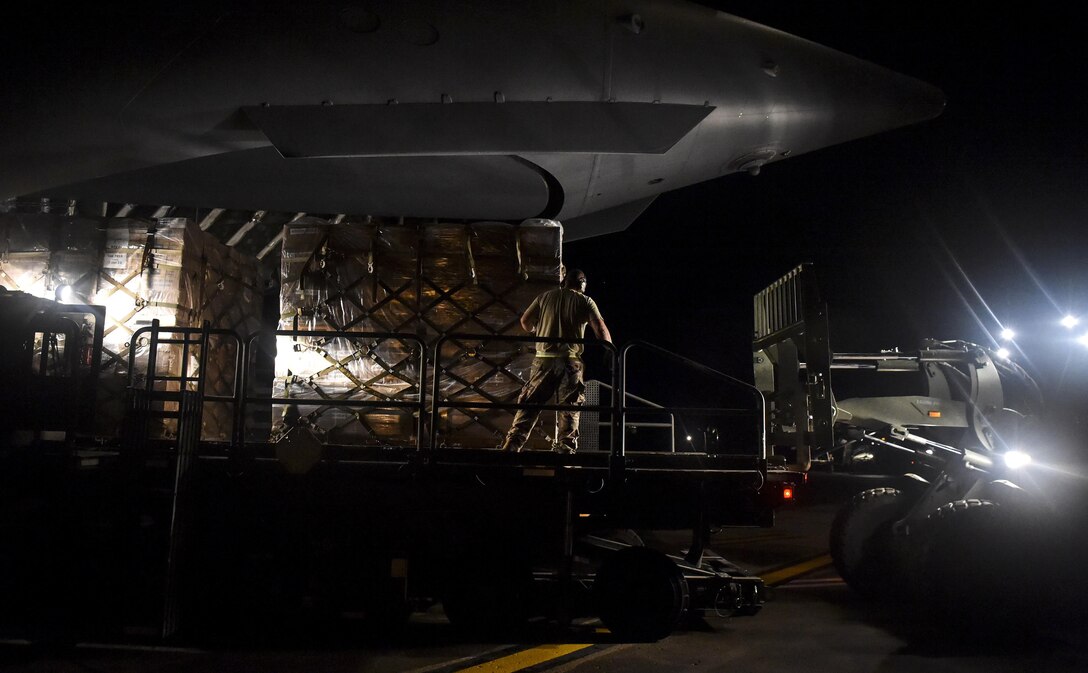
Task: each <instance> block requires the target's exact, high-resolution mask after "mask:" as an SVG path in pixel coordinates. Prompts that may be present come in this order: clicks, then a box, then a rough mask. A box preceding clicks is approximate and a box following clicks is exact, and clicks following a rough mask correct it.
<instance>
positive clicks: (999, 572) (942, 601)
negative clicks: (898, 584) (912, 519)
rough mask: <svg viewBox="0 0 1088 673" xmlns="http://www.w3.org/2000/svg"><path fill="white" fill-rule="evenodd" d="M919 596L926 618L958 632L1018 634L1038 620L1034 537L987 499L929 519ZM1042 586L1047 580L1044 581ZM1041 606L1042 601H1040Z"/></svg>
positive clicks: (960, 503)
mask: <svg viewBox="0 0 1088 673" xmlns="http://www.w3.org/2000/svg"><path fill="white" fill-rule="evenodd" d="M926 523H927V530H926V534H925V541H924V544H923V548H922V554H921V561H920V563H921V575H920V576H921V591H920V592H919V595H920V596H922V597H923V600H924V602H925V603H924V607H925V608H926V612H927V613H928V614H929V616H930V617H931V618H932V619H933V620H935V621H939V622H941V623H942V624H943V625H944V626H946V627H952V628H954V629H956V630H957V631H975V632H997V631H1012V630H1016V631H1020V630H1022V629H1023V627H1025V626H1029V625H1030V624H1031V623H1033V622H1034V621H1035V620H1036V619H1038V618H1040V617H1041V614H1039V613H1037V612H1036V611H1037V610H1041V608H1042V605H1041V601H1040V596H1039V589H1040V588H1041V587H1038V586H1037V585H1036V584H1035V583H1036V582H1037V581H1039V580H1040V579H1042V578H1039V577H1038V572H1037V567H1036V564H1034V563H1031V562H1025V559H1026V557H1027V556H1028V555H1030V554H1032V553H1034V551H1035V550H1034V545H1033V544H1032V539H1033V537H1034V535H1035V531H1033V530H1032V529H1031V528H1030V527H1029V526H1026V525H1025V523H1026V522H1025V521H1024V520H1021V519H1020V517H1019V516H1017V514H1016V513H1015V512H1014V511H1013V508H1010V507H1004V506H1001V505H999V504H998V503H994V502H991V501H989V500H978V499H970V500H956V501H953V502H950V503H947V504H945V505H942V506H941V507H939V508H938V509H937V510H936V511H935V512H933V513H931V514H930V515H929V517H928V518H927V521H926ZM1043 581H1045V580H1043ZM1042 602H1043V603H1045V601H1042Z"/></svg>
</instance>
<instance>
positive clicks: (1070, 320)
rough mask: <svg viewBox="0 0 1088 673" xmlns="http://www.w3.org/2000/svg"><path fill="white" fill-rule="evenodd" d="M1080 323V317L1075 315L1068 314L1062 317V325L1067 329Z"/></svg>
mask: <svg viewBox="0 0 1088 673" xmlns="http://www.w3.org/2000/svg"><path fill="white" fill-rule="evenodd" d="M1079 324H1080V319H1079V318H1077V316H1075V315H1067V316H1065V317H1064V318H1062V327H1064V328H1066V329H1073V328H1074V327H1076V326H1077V325H1079Z"/></svg>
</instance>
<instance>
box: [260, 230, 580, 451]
mask: <svg viewBox="0 0 1088 673" xmlns="http://www.w3.org/2000/svg"><path fill="white" fill-rule="evenodd" d="M561 250H562V227H561V226H560V225H559V224H558V223H556V222H553V221H550V220H529V221H526V222H524V223H522V224H520V225H511V224H506V223H500V222H480V223H474V224H470V225H466V224H447V223H434V224H386V223H374V222H372V221H368V222H364V223H344V224H330V223H327V222H325V221H322V220H317V219H311V220H308V221H301V222H293V223H291V224H288V225H286V227H285V230H284V245H283V257H282V276H281V284H280V306H281V319H280V328H281V329H292V328H295V329H301V330H320V331H334V330H335V331H341V330H343V331H354V332H381V333H407V334H410V335H415V336H416V337H418V338H419V339H420V340H421V341H422V343H423V344H424V348H425V352H426V353H427V355H428V357H429V356H430V354H431V352H432V349H433V347H434V345H435V343H436V342H437V341H438V340H439V338H440V337H443V336H447V335H451V334H468V335H479V337H480V338H462V339H446V340H445V341H444V342H443V348H442V352H441V355H440V357H441V364H442V371H443V375H442V376H441V377H440V380H439V388H440V397H441V399H442V400H443V402H444V403H445V402H449V403H454V404H471V403H474V402H497V403H511V402H513V401H514V399H515V398H516V396H517V393H518V392H519V391H520V389H521V385H522V381H523V378H524V376H525V373H526V372H527V370H528V367H529V364H530V363H531V361H532V357H533V346H532V344H528V343H517V342H510V341H499V340H495V339H487V338H486V337H488V336H495V335H523V333H522V331H521V328H520V326H519V323H518V318H519V317H520V315H521V313H522V311H524V309H525V307H527V306H528V305H529V303H531V302H532V300H533V298H534V297H535V296H536V295H538V294H540V293H541V292H544V291H546V290H549V289H552V288H554V287H556V286H557V284H558V282H559V269H560V266H561ZM418 363H419V342H415V341H412V340H408V339H395V338H386V339H343V338H340V339H329V338H324V337H313V338H298V339H290V338H287V337H281V340H280V343H278V344H277V358H276V381H277V391H276V394H277V395H283V396H284V397H290V398H293V399H296V400H299V402H298V403H297V404H298V406H297V410H298V412H299V413H300V414H301V415H302V416H304V417H305V418H306V419H307V420H308V421H309V423H310V424H311V425H312V426H314V427H315V428H316V429H317V430H318V432H319V433H320V434H322V435H324V439H325V440H326V441H327V442H329V443H337V444H353V443H366V444H378V445H385V444H391V445H393V444H395V445H404V444H413V443H415V441H416V436H415V432H416V417H415V415H414V412H413V410H411V409H407V408H401V409H393V408H391V409H374V408H371V409H362V410H357V411H355V410H348V409H346V408H345V407H337V406H332V405H325V406H320V405H314V404H310V405H307V404H303V403H302V402H303V401H305V400H314V399H326V400H333V399H352V400H395V401H401V402H404V401H408V402H412V401H418V400H419V382H420V373H419V366H418ZM429 367H430V363H429V364H428V369H429ZM427 375H428V376H429V375H430V371H428V372H427ZM432 383H433V382H430V381H428V382H427V386H428V390H427V391H426V392H427V396H428V397H429V396H430V394H431V385H432ZM280 410H282V407H281V409H280ZM510 420H511V415H510V413H509V412H507V411H500V410H482V409H472V408H467V407H466V408H447V409H444V410H443V413H442V416H441V421H440V426H439V428H438V441H439V442H440V443H442V444H445V445H450V446H473V447H493V446H496V445H497V444H498V443H499V441H500V440H501V438H502V435H503V434H504V433H505V431H506V429H507V428H508V427H509V425H510ZM534 441H535V442H536V444H537V445H541V446H543V445H546V443H547V441H548V440H547V438H546V437H543V436H538V437H535V438H534Z"/></svg>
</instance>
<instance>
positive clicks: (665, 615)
mask: <svg viewBox="0 0 1088 673" xmlns="http://www.w3.org/2000/svg"><path fill="white" fill-rule="evenodd" d="M593 591H594V594H595V597H596V600H597V605H598V610H599V612H600V616H601V621H603V622H604V624H605V626H607V627H608V629H609V630H610V631H611V632H612V634H613V635H614V636H616V637H617V638H619V639H621V640H631V641H638V642H652V641H655V640H660V639H662V638H664V637H665V636H667V635H669V634H670V633H672V630H673V629H674V628H676V625H677V624H678V623H679V622H680V619H681V618H682V617H683V616H684V613H685V612H687V607H688V583H687V580H685V579H684V575H683V573H682V572H680V568H678V567H677V566H676V564H675V563H673V562H672V561H671V560H669V558H668V557H667V556H665V555H664V554H662V553H661V552H659V551H657V550H655V549H650V548H648V547H629V548H627V549H622V550H620V551H618V552H616V553H615V554H612V555H611V556H610V557H609V558H608V560H606V561H605V562H604V565H602V566H601V569H600V571H599V572H598V573H597V577H596V580H595V581H594V586H593Z"/></svg>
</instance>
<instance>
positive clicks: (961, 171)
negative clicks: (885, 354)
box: [564, 0, 1088, 422]
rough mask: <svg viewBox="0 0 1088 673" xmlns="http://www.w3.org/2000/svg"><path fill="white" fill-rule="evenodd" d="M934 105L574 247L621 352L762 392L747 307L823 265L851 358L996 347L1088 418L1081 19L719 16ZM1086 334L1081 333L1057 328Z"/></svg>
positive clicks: (754, 5) (836, 344)
mask: <svg viewBox="0 0 1088 673" xmlns="http://www.w3.org/2000/svg"><path fill="white" fill-rule="evenodd" d="M704 4H711V5H713V6H714V7H715V8H717V9H720V10H722V11H726V12H728V13H731V14H735V15H738V16H741V17H744V18H748V19H751V20H753V21H756V22H758V23H763V24H766V25H769V26H772V27H774V28H778V29H780V30H784V31H786V32H788V33H792V34H795V35H798V36H801V37H804V38H806V39H810V40H813V41H815V42H818V43H820V44H824V45H826V46H829V47H832V48H835V49H838V50H840V51H843V52H846V53H848V54H851V55H853V56H857V57H860V58H863V59H866V60H869V61H872V62H874V63H877V64H880V65H883V66H885V67H888V68H891V69H892V70H896V71H898V72H902V73H904V74H907V75H911V76H913V77H916V78H918V79H921V80H923V81H926V82H928V83H930V84H933V85H935V86H937V87H938V88H940V89H941V90H942V91H943V92H944V93H945V95H946V97H947V101H948V102H947V107H946V109H945V111H944V113H943V114H942V115H941V116H940V117H938V118H937V119H935V120H932V121H929V122H924V123H921V124H918V125H915V126H912V127H908V128H905V129H900V130H896V131H892V132H889V133H886V134H883V135H878V136H873V137H871V138H867V139H861V140H857V141H853V142H850V143H846V144H843V145H839V146H836V147H832V148H828V149H824V150H819V151H817V152H813V153H810V154H807V155H802V156H798V157H792V158H790V159H787V160H785V161H783V162H781V163H776V164H773V165H771V166H768V167H765V168H764V169H763V171H762V172H761V173H760V174H759V175H758V176H754V177H753V176H749V175H746V174H744V175H730V176H726V177H723V178H720V179H717V180H714V181H711V182H707V183H702V184H699V185H695V186H692V187H688V188H685V189H681V190H678V191H674V192H670V193H668V194H665V195H663V196H661V197H659V198H658V199H657V201H656V202H655V203H654V204H653V205H652V206H651V207H650V208H649V209H648V210H647V212H646V213H644V214H643V216H642V217H641V218H639V219H638V220H637V221H636V222H635V223H634V225H632V227H631V228H630V229H628V230H627V231H626V232H623V233H619V234H613V235H609V236H604V237H601V238H597V239H591V240H588V241H579V242H573V243H569V244H568V245H567V246H565V250H564V257H565V260H566V262H567V264H568V265H572V266H578V267H582V268H583V269H584V270H585V271H586V272H587V275H588V277H589V287H588V290H587V291H588V293H589V294H590V295H591V296H593V297H594V298H595V299H596V300H597V301H598V304H599V305H600V306H601V309H602V312H603V313H604V317H605V319H606V321H607V322H608V324H609V326H610V327H611V329H612V332H613V335H614V336H615V338H616V339H617V341H620V342H623V341H627V340H629V339H645V340H649V341H653V342H656V343H660V344H661V345H662V346H664V347H667V348H670V349H672V350H675V351H677V352H679V353H682V354H684V355H688V356H690V357H693V358H696V359H698V360H701V361H704V362H706V363H707V364H709V365H711V366H714V367H717V368H720V369H722V370H724V371H726V372H729V373H732V374H735V375H738V376H742V377H748V378H750V376H751V374H750V349H749V347H750V335H751V329H752V309H751V302H752V295H753V294H754V293H755V292H757V291H758V290H760V289H761V288H763V287H764V286H766V285H767V284H769V283H770V282H772V281H774V280H775V279H776V278H778V277H779V276H781V275H783V274H784V273H786V272H787V271H789V270H790V269H791V268H793V267H794V266H796V265H797V264H799V263H801V262H812V263H813V264H815V265H816V268H817V271H818V274H819V278H820V281H821V286H822V290H823V293H824V296H825V298H826V300H827V301H828V303H829V304H830V315H831V319H832V334H831V346H832V349H833V350H835V351H839V352H849V351H868V352H873V351H877V350H881V349H886V348H892V347H896V346H898V347H900V348H901V349H904V350H912V349H917V348H918V346H919V343H920V340H921V339H923V338H926V337H932V338H938V339H964V340H967V341H972V342H975V343H980V344H983V345H993V344H994V343H995V342H994V340H993V339H994V338H996V336H997V331H998V326H999V323H1000V324H1003V325H1007V326H1010V327H1012V328H1014V329H1015V330H1016V331H1017V332H1018V338H1017V343H1016V346H1017V347H1018V348H1019V349H1020V351H1021V352H1020V353H1018V354H1017V355H1016V358H1017V359H1018V361H1019V362H1020V363H1021V364H1022V365H1024V366H1025V367H1026V368H1027V369H1028V370H1029V371H1031V372H1032V373H1033V374H1034V375H1035V376H1036V377H1037V378H1038V379H1039V383H1040V384H1041V386H1042V388H1043V391H1044V394H1045V395H1046V397H1047V400H1048V403H1049V404H1050V405H1051V407H1052V409H1054V410H1056V411H1057V412H1058V413H1060V414H1061V415H1062V417H1063V418H1064V419H1066V420H1069V421H1070V422H1072V421H1073V419H1074V417H1075V416H1077V415H1078V414H1079V413H1080V412H1081V411H1082V410H1083V409H1084V407H1085V406H1086V405H1088V347H1085V346H1082V345H1079V344H1077V343H1075V341H1074V338H1075V337H1077V336H1080V335H1082V334H1085V333H1086V332H1088V264H1086V263H1085V260H1086V258H1088V234H1086V233H1085V231H1084V224H1085V221H1086V219H1088V189H1086V188H1088V184H1086V177H1088V143H1086V137H1088V134H1086V132H1085V131H1084V128H1083V126H1084V122H1085V120H1088V95H1086V93H1085V89H1084V87H1085V86H1086V84H1088V67H1086V66H1088V52H1086V50H1085V47H1084V42H1083V37H1082V35H1081V33H1082V30H1083V26H1084V21H1083V19H1084V17H1083V16H1080V14H1081V13H1082V12H1080V13H1077V12H1076V10H1074V9H1068V8H1065V7H1064V6H1063V7H1062V8H1057V7H1056V6H1051V5H1050V4H1042V5H1040V6H1039V10H1036V11H1035V12H1034V13H1029V11H1028V10H1025V9H1024V8H1023V6H1019V7H1017V8H1015V9H1014V8H999V7H998V6H997V5H995V4H991V3H986V4H983V3H946V2H910V3H886V2H863V1H861V0H856V1H851V2H845V1H844V2H833V3H828V2H818V3H817V2H812V3H799V2H771V1H768V0H761V1H758V2H757V1H751V2H748V1H741V0H737V1H721V2H716V3H704ZM1065 311H1072V312H1073V313H1074V314H1078V315H1081V316H1083V317H1084V320H1083V322H1082V323H1081V325H1080V326H1078V327H1077V328H1076V330H1073V331H1068V330H1065V329H1063V328H1062V327H1060V326H1059V325H1058V324H1057V321H1058V320H1059V319H1060V318H1061V317H1062V315H1063V313H1064V312H1065Z"/></svg>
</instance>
